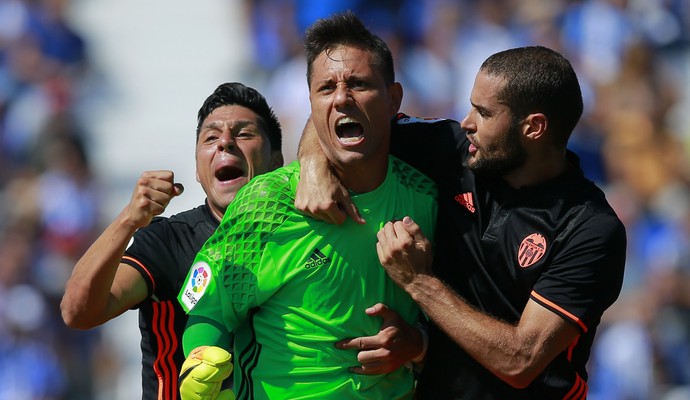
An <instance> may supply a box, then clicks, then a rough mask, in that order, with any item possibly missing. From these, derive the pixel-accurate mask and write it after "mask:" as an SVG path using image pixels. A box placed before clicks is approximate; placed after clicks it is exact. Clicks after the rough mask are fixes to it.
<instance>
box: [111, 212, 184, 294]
mask: <svg viewBox="0 0 690 400" xmlns="http://www.w3.org/2000/svg"><path fill="white" fill-rule="evenodd" d="M170 236H171V231H170V226H169V223H168V221H167V219H166V218H154V219H153V221H151V224H149V225H148V226H146V227H144V228H141V229H139V230H137V231H136V233H135V234H134V236H133V237H132V241H131V242H130V245H129V246H128V247H127V250H125V255H124V257H123V258H122V262H123V263H125V264H128V265H131V266H132V267H134V268H135V269H136V270H137V271H139V273H141V275H142V276H143V277H144V280H145V281H146V284H147V286H148V288H149V295H153V294H155V293H157V292H167V291H169V290H172V289H171V288H170V286H171V285H172V284H173V283H172V282H171V281H170V279H169V278H170V277H168V276H167V274H166V272H171V273H172V271H174V270H175V268H172V266H174V265H177V256H178V255H177V251H176V249H174V248H172V247H171V243H172V242H173V241H172V240H171V239H170Z"/></svg>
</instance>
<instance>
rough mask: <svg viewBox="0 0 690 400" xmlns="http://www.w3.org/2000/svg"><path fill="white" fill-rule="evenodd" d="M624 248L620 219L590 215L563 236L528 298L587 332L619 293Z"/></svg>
mask: <svg viewBox="0 0 690 400" xmlns="http://www.w3.org/2000/svg"><path fill="white" fill-rule="evenodd" d="M625 253H626V235H625V228H624V227H623V224H622V223H621V222H620V221H619V220H618V219H617V218H616V217H615V216H613V215H609V214H599V215H595V216H593V217H592V218H589V219H587V220H586V221H585V222H584V223H583V224H582V226H580V227H579V229H576V230H575V231H574V234H573V235H572V236H571V237H569V238H568V239H567V247H566V248H564V249H563V250H562V251H561V252H559V254H558V256H557V257H556V258H555V259H554V261H553V263H552V265H551V266H550V267H549V269H548V271H547V272H545V273H544V274H543V275H542V277H541V278H540V279H539V281H538V282H537V284H536V285H535V287H534V290H533V292H532V295H531V298H532V299H533V300H535V301H536V302H538V303H539V304H541V305H542V306H544V307H546V308H548V309H550V310H552V311H553V312H555V313H557V314H559V315H561V316H562V317H563V318H565V319H566V320H569V321H571V322H573V323H574V324H575V325H576V326H577V327H578V329H580V331H582V332H586V331H587V330H589V329H590V328H592V327H595V326H597V325H598V323H599V321H600V319H601V316H602V314H603V313H604V311H605V310H606V309H607V308H608V307H610V306H611V304H613V302H614V301H615V300H616V299H617V298H618V295H619V293H620V291H621V287H622V284H623V271H624V268H625Z"/></svg>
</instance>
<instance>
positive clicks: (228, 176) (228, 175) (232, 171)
mask: <svg viewBox="0 0 690 400" xmlns="http://www.w3.org/2000/svg"><path fill="white" fill-rule="evenodd" d="M242 175H243V171H242V170H241V169H240V168H237V167H233V166H226V167H221V168H219V169H217V170H216V179H218V180H219V181H220V182H227V181H231V180H233V179H237V178H239V177H241V176H242Z"/></svg>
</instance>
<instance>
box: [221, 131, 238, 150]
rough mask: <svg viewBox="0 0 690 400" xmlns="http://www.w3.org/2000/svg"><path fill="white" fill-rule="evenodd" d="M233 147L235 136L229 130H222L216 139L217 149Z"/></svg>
mask: <svg viewBox="0 0 690 400" xmlns="http://www.w3.org/2000/svg"><path fill="white" fill-rule="evenodd" d="M234 148H235V138H234V137H233V136H232V133H230V132H229V131H227V130H226V131H224V132H223V133H222V134H221V135H220V138H219V139H218V150H220V151H232V150H233V149H234Z"/></svg>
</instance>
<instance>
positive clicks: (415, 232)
mask: <svg viewBox="0 0 690 400" xmlns="http://www.w3.org/2000/svg"><path fill="white" fill-rule="evenodd" d="M402 226H403V227H404V228H405V230H406V231H407V233H409V234H410V235H412V236H413V237H414V238H415V240H417V241H419V240H424V239H426V236H424V232H422V228H420V227H419V225H417V223H416V222H414V221H413V220H412V218H410V217H407V216H406V217H405V218H403V219H402Z"/></svg>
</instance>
